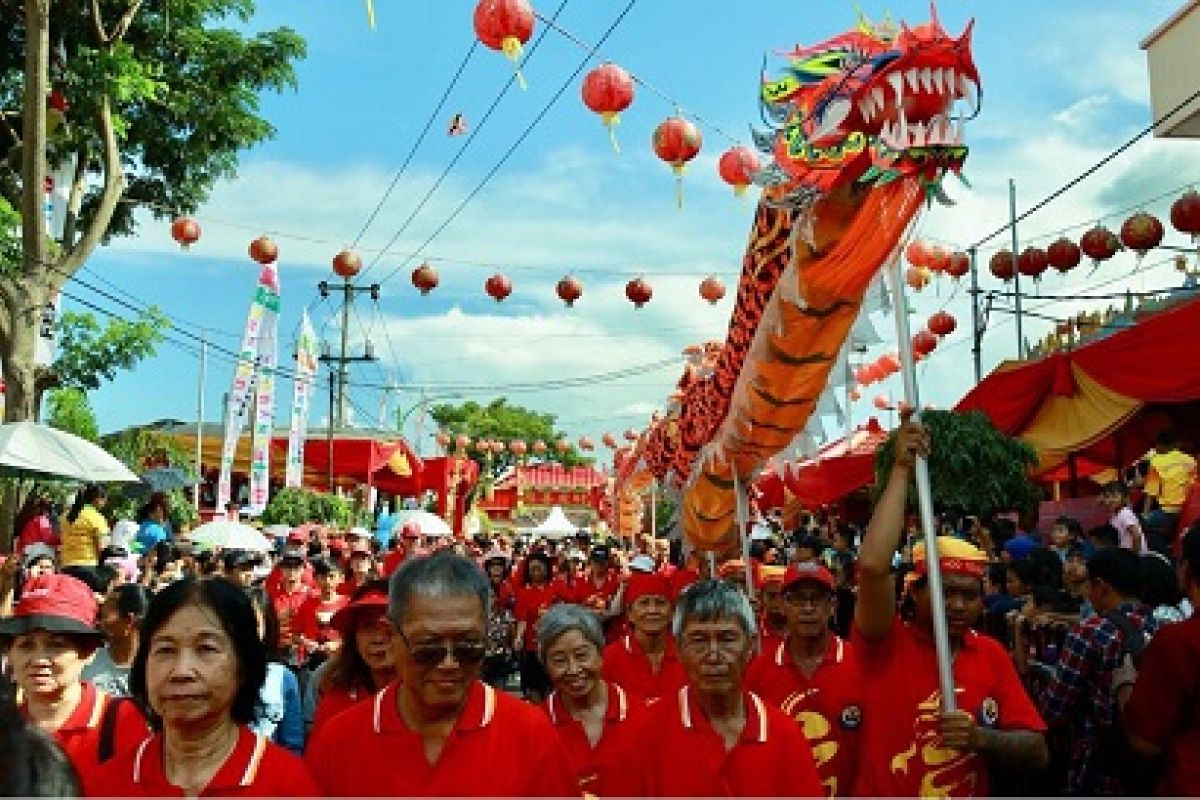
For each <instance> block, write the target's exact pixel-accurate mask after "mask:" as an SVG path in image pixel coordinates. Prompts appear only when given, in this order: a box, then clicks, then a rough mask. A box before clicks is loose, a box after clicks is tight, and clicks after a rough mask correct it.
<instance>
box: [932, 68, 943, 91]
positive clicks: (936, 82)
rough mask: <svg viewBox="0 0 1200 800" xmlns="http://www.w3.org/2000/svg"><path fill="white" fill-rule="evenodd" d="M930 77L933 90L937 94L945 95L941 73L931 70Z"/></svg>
mask: <svg viewBox="0 0 1200 800" xmlns="http://www.w3.org/2000/svg"><path fill="white" fill-rule="evenodd" d="M932 77H933V88H934V90H936V91H937V93H938V94H945V93H946V90H945V89H944V88H943V85H942V71H941V70H940V69H935V70H933V73H932Z"/></svg>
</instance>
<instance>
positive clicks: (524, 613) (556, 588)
mask: <svg viewBox="0 0 1200 800" xmlns="http://www.w3.org/2000/svg"><path fill="white" fill-rule="evenodd" d="M570 601H571V596H570V594H569V593H568V591H567V587H566V586H565V585H564V584H561V583H559V582H558V581H550V582H549V583H547V584H544V585H542V586H533V585H530V586H518V587H517V607H516V609H515V610H514V611H513V616H514V617H516V619H517V622H524V623H525V643H524V647H525V649H526V650H528V651H530V652H534V651H536V650H537V625H538V620H540V619H541V618H542V614H545V613H546V609H548V608H550V606H552V605H554V604H555V603H564V602H570Z"/></svg>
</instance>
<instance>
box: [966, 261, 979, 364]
mask: <svg viewBox="0 0 1200 800" xmlns="http://www.w3.org/2000/svg"><path fill="white" fill-rule="evenodd" d="M967 252H968V253H970V255H971V338H972V340H973V341H972V347H971V355H972V357H973V358H974V361H975V383H976V384H978V383H979V382H980V381H982V380H983V329H982V328H980V327H979V323H980V320H979V249H978V248H976V247H972V248H971V249H970V250H968V251H967Z"/></svg>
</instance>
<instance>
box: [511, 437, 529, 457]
mask: <svg viewBox="0 0 1200 800" xmlns="http://www.w3.org/2000/svg"><path fill="white" fill-rule="evenodd" d="M508 449H509V450H511V451H512V454H513V455H514V456H517V457H518V458H520V457H521V456H523V455H525V451H526V450H528V449H529V448H528V447H527V446H526V444H525V443H524V442H523V441H521V440H520V439H517V440H516V441H515V442H509V443H508Z"/></svg>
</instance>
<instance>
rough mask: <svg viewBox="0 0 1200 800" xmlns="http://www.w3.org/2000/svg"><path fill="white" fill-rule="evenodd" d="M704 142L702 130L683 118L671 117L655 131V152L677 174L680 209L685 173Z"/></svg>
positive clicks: (676, 183)
mask: <svg viewBox="0 0 1200 800" xmlns="http://www.w3.org/2000/svg"><path fill="white" fill-rule="evenodd" d="M702 142H703V137H701V136H700V129H699V128H697V127H696V126H695V125H693V124H692V123H690V122H688V121H687V120H686V119H684V118H683V117H671V118H670V119H667V120H664V121H663V122H662V123H660V124H659V126H658V127H657V128H655V129H654V139H653V143H654V152H655V154H656V155H657V156H658V157H659V158H661V159H662V160H663V161H666V162H667V163H668V164H670V165H671V170H672V171H673V172H674V173H675V185H676V194H677V196H678V202H679V207H680V208H683V172H684V170H685V169H686V168H687V162H689V161H691V160H692V159H693V158H695V157H696V155H697V154H698V153H699V152H700V146H701V144H702Z"/></svg>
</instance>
